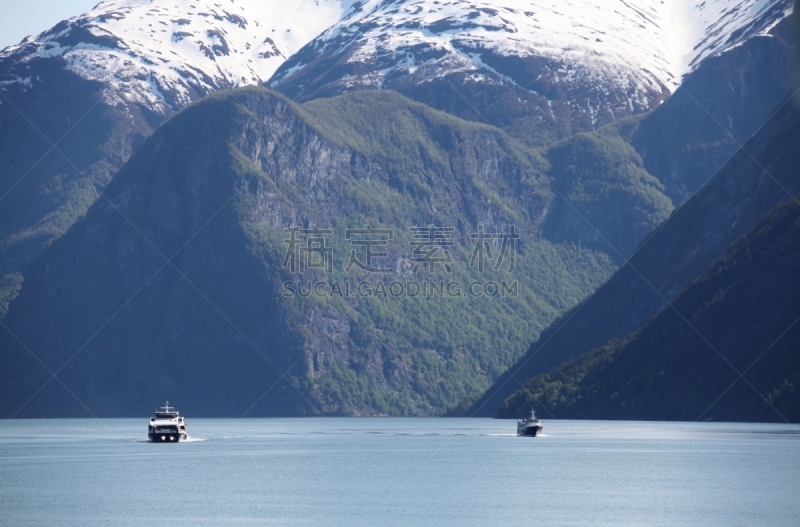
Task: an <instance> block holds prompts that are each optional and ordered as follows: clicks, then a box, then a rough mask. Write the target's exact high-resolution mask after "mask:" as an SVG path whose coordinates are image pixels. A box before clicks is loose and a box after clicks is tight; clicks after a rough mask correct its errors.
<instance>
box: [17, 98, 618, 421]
mask: <svg viewBox="0 0 800 527" xmlns="http://www.w3.org/2000/svg"><path fill="white" fill-rule="evenodd" d="M106 194H107V196H108V200H106V199H102V200H100V201H98V202H97V203H96V204H95V205H93V206H92V207H91V208H90V210H89V212H88V213H87V215H86V217H85V218H83V219H81V220H80V221H79V222H78V223H76V224H75V226H74V227H72V228H71V229H70V230H69V232H68V233H67V234H65V235H64V236H63V237H61V238H59V239H58V240H57V241H55V242H54V243H53V244H52V245H51V246H50V247H49V248H48V249H47V250H46V251H45V252H44V253H43V254H42V255H41V257H39V258H38V259H37V260H36V262H35V264H34V265H33V267H32V268H31V271H30V273H29V275H28V277H26V280H25V284H24V286H23V287H22V291H21V293H20V295H19V297H18V298H17V300H16V301H15V302H14V304H13V305H12V308H11V310H10V311H9V313H8V315H7V316H6V319H5V320H4V323H5V324H6V325H7V327H8V328H9V329H10V330H11V332H13V334H14V335H16V336H17V337H18V338H19V340H16V339H15V338H13V337H11V333H8V332H7V333H5V334H4V336H3V339H4V340H3V346H2V348H3V350H4V355H3V357H2V362H3V365H4V367H3V372H4V373H3V376H4V380H3V383H2V384H3V386H4V388H3V390H4V393H3V397H2V400H3V404H4V407H3V412H4V413H5V414H8V413H11V412H13V411H15V409H16V407H18V406H20V405H22V404H23V403H24V402H25V401H26V400H28V399H29V398H30V396H31V395H32V394H33V393H35V391H36V390H37V389H38V387H39V386H41V385H42V384H43V383H44V382H45V381H46V380H47V379H48V377H49V373H48V372H47V370H45V369H44V368H43V367H42V365H41V364H39V363H37V361H36V360H35V359H34V358H33V355H34V354H35V355H36V356H37V357H39V358H40V359H41V360H42V362H43V363H44V364H46V365H48V368H49V369H50V371H53V372H56V371H57V372H58V378H59V380H60V381H63V383H64V385H66V386H68V387H69V389H70V390H73V391H74V393H75V394H76V395H77V396H78V397H79V398H80V399H81V400H82V401H84V402H85V403H86V404H87V405H88V406H89V407H90V408H92V409H93V410H94V411H96V412H98V413H100V414H112V413H113V414H117V415H118V414H120V413H123V414H130V415H133V414H134V413H136V412H137V411H138V410H137V409H139V408H141V407H142V405H147V404H150V403H152V400H153V399H158V398H163V396H164V395H166V394H167V393H169V394H171V395H170V397H173V398H179V399H181V400H182V401H183V402H182V407H185V408H186V410H187V412H188V411H190V410H191V413H192V414H194V415H201V414H202V415H237V412H244V410H246V409H247V408H248V407H250V406H251V405H253V404H255V406H254V407H253V408H252V410H251V414H255V415H285V414H308V413H329V414H348V415H354V414H355V415H364V414H425V413H437V412H442V411H444V410H445V409H446V408H448V407H450V406H453V405H454V404H456V403H457V402H458V401H459V400H461V399H462V398H463V397H465V396H467V395H468V394H470V393H475V392H476V391H478V390H480V389H481V387H483V386H486V385H487V384H488V382H489V381H490V380H491V379H492V378H493V377H496V376H497V375H499V374H500V372H502V371H503V370H504V369H505V368H506V367H507V366H508V365H509V364H511V363H512V362H513V360H514V359H515V358H516V357H517V356H518V355H519V353H521V352H522V350H523V349H524V346H525V343H526V341H527V340H528V338H529V337H528V336H529V335H530V334H531V333H532V332H534V333H535V332H536V331H538V329H540V328H542V327H544V325H546V324H547V323H548V322H549V321H550V320H552V319H553V318H554V317H555V316H556V314H557V313H559V312H561V311H563V310H564V309H567V308H568V307H569V306H571V305H573V304H574V303H575V302H576V301H578V300H579V299H580V298H582V297H583V296H585V295H586V294H587V293H588V291H589V290H591V289H592V288H593V287H595V286H596V285H598V284H599V283H600V282H601V281H602V280H604V279H605V278H606V277H607V276H608V273H609V272H610V269H611V263H610V261H609V259H608V257H607V256H606V255H605V254H604V253H602V252H599V251H592V250H589V249H585V248H581V247H579V246H575V245H574V244H571V243H562V244H559V243H554V242H551V241H549V240H547V239H545V238H542V237H541V233H540V232H541V229H540V225H541V222H542V218H543V217H544V216H545V215H546V211H547V209H548V207H549V205H550V203H551V202H552V200H553V197H554V194H553V191H552V189H551V187H550V179H549V177H548V175H547V164H546V162H545V161H544V160H543V159H541V158H540V157H538V156H537V155H536V154H535V153H533V152H531V151H528V150H526V149H525V148H524V147H522V146H520V145H519V144H518V143H516V142H515V141H513V140H511V139H509V138H508V137H507V136H505V135H504V134H503V133H502V132H501V131H499V130H497V129H494V128H491V127H488V126H485V125H478V124H475V123H467V122H465V121H460V120H458V119H455V118H453V117H450V116H447V115H446V114H441V113H438V112H435V111H432V110H430V109H429V108H426V107H424V106H422V105H420V104H418V103H413V102H411V101H409V100H407V99H405V98H403V97H401V96H399V95H396V94H392V93H390V92H371V93H361V94H354V95H351V96H347V97H343V98H338V99H333V100H327V101H317V102H314V103H312V104H308V105H305V106H302V107H299V106H297V105H295V104H294V103H292V102H290V101H288V100H287V99H284V98H283V97H281V96H278V95H275V94H272V93H270V92H267V91H264V90H248V89H243V90H237V91H234V92H230V93H226V94H224V95H219V96H214V97H211V98H209V99H206V100H204V101H203V102H201V103H199V104H197V105H194V106H192V107H190V108H188V109H187V110H185V111H184V112H182V113H181V114H179V115H177V116H176V117H174V118H173V119H171V120H170V121H169V122H168V123H167V124H166V125H165V126H163V127H162V128H160V129H159V130H158V131H157V132H156V133H155V134H154V135H153V136H152V137H150V138H149V139H148V140H147V141H146V143H145V145H144V146H143V147H142V149H141V150H140V151H139V152H138V153H137V154H135V155H134V156H133V158H132V159H131V161H130V162H129V163H128V164H127V165H126V166H125V167H124V168H123V169H122V170H121V171H120V173H119V174H118V175H117V176H116V177H115V178H114V180H113V181H112V183H111V184H110V185H109V186H108V187H107V189H106ZM367 225H369V226H370V228H373V229H389V230H391V231H392V233H393V237H392V238H391V243H388V244H387V245H386V246H385V247H386V249H381V251H378V248H375V252H385V253H386V254H385V256H382V257H380V258H379V262H380V265H381V266H382V267H385V268H386V269H387V272H386V273H378V274H375V272H372V273H370V272H367V271H361V270H359V269H357V268H351V269H350V270H347V264H348V263H349V260H350V257H351V256H352V254H353V253H352V252H351V251H353V250H354V249H358V250H359V251H362V250H363V245H362V246H358V245H353V244H352V243H351V242H350V241H348V240H347V239H346V237H345V233H346V230H347V229H362V230H363V229H365V228H367V227H366V226H367ZM431 225H433V226H438V227H445V228H452V230H451V231H437V232H439V234H437V237H436V238H435V240H434V241H433V242H431V244H428V245H427V246H425V245H423V246H420V245H419V244H417V245H415V244H414V240H415V236H424V235H425V233H426V232H428V231H427V230H425V229H428V227H429V226H431ZM480 225H483V229H485V232H486V233H509V232H517V233H519V238H520V239H519V240H517V245H516V251H517V252H516V253H515V254H516V259H515V265H514V267H515V268H514V269H513V270H509V267H508V265H509V261H508V260H506V261H505V262H504V263H503V266H502V267H501V268H499V269H497V270H495V269H494V268H493V266H491V265H489V264H487V268H485V269H483V271H481V269H480V268H479V267H478V265H477V263H476V265H474V266H472V265H470V259H471V257H472V256H473V254H474V253H473V248H474V245H475V244H474V243H473V239H472V238H471V235H472V234H476V233H479V232H481V231H480V229H481V227H480ZM512 225H513V226H514V229H516V231H510V228H511V226H512ZM293 227H297V228H298V229H310V230H313V229H315V228H319V229H331V232H330V234H329V235H328V236H327V238H325V241H324V242H322V243H323V244H325V246H326V247H330V249H331V253H330V254H331V257H332V259H331V261H330V267H329V268H328V267H327V266H323V268H321V269H320V268H317V267H314V266H311V264H308V263H307V261H306V264H307V265H308V266H309V267H307V268H305V269H303V268H302V265H301V267H300V268H294V269H293V268H292V261H291V258H292V257H293V256H292V255H293V254H294V253H293V252H288V249H289V248H290V247H292V246H291V245H288V244H289V243H291V236H292V234H291V232H292V231H291V230H290V231H284V229H286V228H290V229H291V228H293ZM414 227H422V228H423V230H422V231H421V232H419V233H417V234H415V233H414V231H413V230H412V228H414ZM287 232H288V234H287ZM296 232H297V234H298V235H299V236H301V238H300V239H301V241H302V243H303V244H304V245H302V247H311V246H310V245H309V246H307V245H305V242H306V241H308V236H309V234H308V232H305V231H296ZM447 232H449V233H450V234H449V235H447V234H446V233H447ZM323 235H324V233H323V234H320V235H319V236H323ZM287 236H289V238H288V240H289V241H287ZM442 236H444V238H442ZM323 237H324V236H323ZM315 239H316V240H317V241H319V240H320V239H321V238H319V237H317V238H315ZM449 242H452V244H449ZM315 243H316V242H315ZM486 243H487V244H489V245H491V247H492V248H493V249H492V250H493V251H494V252H492V253H491V254H492V255H493V256H491V255H488V256H487V258H489V259H491V258H494V261H496V260H497V259H498V257H499V252H498V251H500V250H501V249H502V244H501V243H500V242H499V241H498V240H495V239H489V241H487V242H486ZM426 247H427V248H426ZM437 247H438V249H436V248H437ZM482 247H483V246H482ZM441 249H446V250H447V251H449V254H450V256H451V258H452V260H441V261H438V260H435V259H434V260H433V262H434V265H433V268H429V267H428V264H427V263H425V262H424V261H423V262H420V261H418V256H420V255H422V256H425V254H428V255H431V254H433V253H434V252H435V253H436V254H438V255H439V257H443V256H444V255H445V254H448V253H445V252H444V251H441ZM420 251H421V252H420ZM321 255H322V253H319V254H317V256H320V257H321ZM287 256H289V257H290V258H289V260H288V261H287V259H286V258H287ZM312 256H313V254H312ZM356 256H357V257H358V258H359V259H361V260H363V256H362V255H361V252H359V253H358V254H357V255H356ZM509 256H510V253H508V254H506V257H507V258H508V257H509ZM296 257H297V258H300V260H298V261H297V262H303V261H305V260H302V258H303V253H302V252H298V253H297V255H296ZM489 261H490V260H487V262H489ZM437 262H438V263H437ZM362 263H363V261H362ZM445 264H447V267H450V270H447V269H446V268H445ZM417 265H419V266H420V267H421V268H420V269H415V267H417ZM286 281H291V282H293V283H294V284H295V285H292V286H291V288H287V287H286V286H285V285H284V284H285V282H286ZM490 281H492V282H494V283H496V284H498V286H499V285H500V284H502V283H503V282H504V281H505V282H508V283H509V285H510V284H511V282H515V281H516V282H518V284H517V285H516V286H514V287H515V288H516V291H517V293H516V294H507V295H505V296H500V295H498V296H492V294H491V291H489V292H487V293H485V294H484V293H483V289H482V288H483V284H484V283H486V282H490ZM309 282H310V283H311V284H312V285H311V287H312V288H313V287H315V286H314V285H313V284H322V285H319V286H316V287H319V288H320V289H319V290H320V291H322V292H323V294H321V295H316V294H313V289H312V294H309V291H308V287H309V286H308V285H307V283H309ZM410 282H418V283H420V284H422V285H423V287H428V288H430V287H433V286H431V285H430V284H433V285H434V286H437V284H440V283H444V284H446V285H445V289H444V290H443V291H442V290H441V289H440V292H439V293H438V294H437V293H431V294H427V293H421V294H420V293H418V294H413V291H411V289H410V288H411V287H413V286H409V285H408V284H409V283H410ZM451 282H455V283H457V284H460V285H459V286H458V287H460V289H451V287H452V286H450V285H449V284H450V283H451ZM473 282H475V283H478V284H479V286H478V289H477V290H473V291H474V292H477V293H479V294H478V295H474V294H472V292H473V291H470V290H469V289H468V287H469V284H471V283H473ZM334 283H338V284H340V287H341V288H342V294H335V293H331V294H326V293H329V292H331V291H333V290H334V285H333V284H334ZM348 283H349V284H350V285H346V284H348ZM361 283H367V286H362V290H361V291H360V292H361V293H363V294H359V290H357V287H359V285H360V284H361ZM392 283H395V284H399V285H394V286H393V285H392ZM426 283H427V284H429V285H425V284H426ZM347 287H349V288H350V294H348V293H347V290H346V289H345V288H347ZM363 287H366V289H363ZM393 287H394V289H392V288H393ZM398 287H404V288H405V290H404V291H403V292H402V294H397V295H395V293H394V292H393V291H395V292H397V291H398V290H397V288H398ZM439 287H441V286H439ZM489 287H490V289H491V287H492V286H489ZM381 291H383V293H381ZM22 343H24V345H23V344H22ZM26 347H27V348H26ZM27 350H29V351H30V353H29V352H28V351H27ZM284 373H285V375H283V374H284ZM265 392H266V395H265V396H264V397H263V398H261V399H259V397H260V396H261V395H262V394H264V393H265ZM82 411H83V410H81V409H80V408H79V407H78V406H76V405H75V404H74V400H73V399H72V398H71V397H70V396H69V394H67V395H66V396H65V392H64V387H63V386H62V385H61V384H59V382H58V381H55V380H53V381H51V382H49V383H47V384H46V385H45V388H44V389H43V390H42V392H41V393H39V394H38V395H37V396H36V397H35V398H34V399H33V400H32V402H30V404H28V405H27V406H25V407H24V409H23V412H22V414H20V415H75V414H80V413H81V412H82Z"/></svg>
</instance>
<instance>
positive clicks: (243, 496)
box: [0, 417, 800, 527]
mask: <svg viewBox="0 0 800 527" xmlns="http://www.w3.org/2000/svg"><path fill="white" fill-rule="evenodd" d="M187 422H188V425H189V431H190V434H191V435H192V437H193V440H192V441H189V442H186V443H181V444H178V445H175V444H150V443H147V442H146V441H145V440H144V438H145V437H146V432H145V431H146V425H147V419H146V418H144V419H139V420H130V419H109V420H102V421H97V420H21V421H11V422H8V423H7V424H6V425H5V426H4V427H3V428H1V429H0V524H3V525H37V526H40V525H144V524H145V521H147V522H149V524H151V525H242V524H260V525H309V526H312V525H313V526H320V525H342V526H345V525H346V526H359V525H363V526H365V527H366V526H376V525H392V526H397V525H409V526H412V525H413V526H420V525H435V526H440V525H441V526H448V525H452V526H459V527H463V526H465V525H475V526H486V525H534V524H536V525H548V526H557V525H576V526H586V525H609V526H610V525H614V526H621V525H622V526H627V525H630V526H634V525H635V526H643V525H654V526H655V525H681V526H689V525H691V526H717V525H719V526H745V525H763V526H771V527H775V526H792V527H794V526H796V525H798V524H800V500H798V489H800V431H799V430H798V427H796V426H794V427H793V426H783V425H755V424H708V423H702V424H689V423H631V422H597V421H595V422H587V421H552V420H547V421H545V429H544V432H545V435H544V436H542V437H538V438H518V437H515V436H513V435H512V432H513V430H514V427H515V423H514V422H513V421H496V420H489V419H469V420H465V419H379V418H378V419H247V420H241V421H236V420H226V419H192V418H191V417H189V419H188V420H187Z"/></svg>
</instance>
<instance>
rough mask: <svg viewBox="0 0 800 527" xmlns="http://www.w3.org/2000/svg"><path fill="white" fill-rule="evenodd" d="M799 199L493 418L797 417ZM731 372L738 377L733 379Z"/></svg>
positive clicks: (531, 385)
mask: <svg viewBox="0 0 800 527" xmlns="http://www.w3.org/2000/svg"><path fill="white" fill-rule="evenodd" d="M798 265H800V200H799V199H798V197H797V196H796V197H794V198H793V199H790V200H788V202H786V203H784V204H783V205H782V206H780V207H778V209H776V210H775V211H774V212H772V213H771V214H770V215H769V216H767V217H766V218H764V219H763V220H762V221H761V222H759V223H758V225H757V226H756V227H755V228H754V229H753V230H751V231H750V232H748V233H747V234H745V235H744V236H743V237H742V238H741V239H740V240H738V241H737V242H735V243H734V244H733V245H731V246H730V247H729V248H728V249H727V250H726V251H725V252H724V254H723V255H722V256H721V257H720V258H719V259H718V260H717V261H716V262H714V264H713V265H712V266H711V267H710V268H709V269H708V271H706V272H705V273H704V274H703V275H702V276H701V277H700V278H698V279H697V280H696V281H695V282H694V283H692V285H691V286H690V287H689V288H688V289H687V290H686V291H684V292H683V293H681V294H680V295H678V297H677V298H675V300H674V302H673V306H674V309H673V308H671V307H668V308H665V309H664V310H663V311H662V312H661V313H660V314H659V315H658V316H657V317H656V318H655V319H653V320H652V321H651V322H649V323H648V324H647V325H645V326H644V327H643V328H642V329H640V330H639V331H637V332H636V333H634V334H631V335H629V336H627V337H625V338H623V339H620V340H617V341H614V342H612V343H609V344H608V345H607V346H605V347H603V348H599V349H596V350H593V351H591V352H589V353H586V354H584V355H581V356H580V357H578V358H576V359H573V360H572V361H570V362H569V363H567V364H565V365H563V366H560V367H559V368H556V369H555V370H554V371H552V372H550V373H547V374H544V375H539V376H537V377H534V378H533V379H530V380H528V381H527V382H526V383H525V387H524V388H522V389H520V390H518V391H517V392H515V393H514V395H512V396H511V397H509V398H508V399H506V401H505V402H504V403H503V405H502V406H501V407H500V409H499V410H498V416H500V417H515V416H518V415H524V414H525V413H526V412H527V411H528V409H529V408H530V406H531V405H532V404H536V403H540V406H542V407H544V408H546V409H547V411H548V412H551V413H552V414H553V415H557V416H558V417H560V418H578V419H581V418H584V419H585V418H591V419H655V420H685V421H692V420H700V419H704V420H717V421H777V422H783V421H784V419H787V420H789V421H791V422H797V421H798V420H800V411H798V408H800V407H799V406H798V397H799V396H800V392H798V382H800V354H798V350H799V349H800V324H798V320H799V319H800V282H799V281H798V280H797V268H798ZM740 374H742V375H743V377H742V378H740Z"/></svg>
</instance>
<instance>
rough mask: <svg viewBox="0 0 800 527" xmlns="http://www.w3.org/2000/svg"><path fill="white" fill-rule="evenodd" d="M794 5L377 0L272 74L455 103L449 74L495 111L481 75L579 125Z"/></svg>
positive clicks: (718, 0) (676, 80)
mask: <svg viewBox="0 0 800 527" xmlns="http://www.w3.org/2000/svg"><path fill="white" fill-rule="evenodd" d="M790 10H791V2H790V1H789V0H708V1H704V2H698V0H675V1H670V2H653V1H652V0H527V1H520V2H509V1H508V0H450V1H446V2H430V1H426V0H397V1H384V0H367V1H365V2H362V3H360V4H357V5H355V6H354V10H353V12H352V13H351V14H349V15H348V16H346V17H345V18H344V19H343V20H342V21H340V22H339V23H337V24H336V25H334V26H333V27H331V28H330V29H328V30H327V31H325V33H323V34H322V35H321V36H320V37H318V38H317V39H315V40H314V41H312V42H311V43H310V44H308V45H307V46H306V47H305V48H304V49H302V50H301V51H300V52H298V53H297V54H296V55H295V56H293V57H292V58H290V59H289V60H288V61H287V62H286V63H284V64H283V65H282V66H281V68H280V69H279V70H278V71H277V73H276V75H275V76H274V77H273V79H272V80H271V81H270V85H271V86H273V87H276V88H278V89H280V90H282V91H284V92H285V93H287V94H289V95H290V96H292V97H295V98H299V99H301V100H305V99H311V98H314V97H318V96H329V95H332V94H335V93H339V92H342V91H348V90H352V89H360V88H393V89H397V90H399V91H401V92H404V93H406V94H410V95H412V96H416V97H417V98H421V99H422V100H423V102H428V103H429V104H434V105H435V106H438V107H442V109H448V110H452V108H447V106H446V105H443V104H441V103H440V104H436V102H435V99H436V97H431V96H430V95H429V93H430V91H431V90H430V89H426V87H425V85H426V84H430V83H432V82H434V83H435V82H437V81H438V82H441V81H442V80H449V81H450V82H449V84H450V85H451V86H450V88H453V89H452V90H450V91H451V93H450V95H449V96H450V97H455V92H456V91H461V92H462V94H460V95H461V97H465V98H466V99H468V100H469V103H470V106H472V108H470V109H469V110H472V111H477V112H478V113H485V114H487V117H486V118H485V119H482V120H488V121H490V122H491V121H493V119H494V116H493V115H490V114H491V113H492V111H493V110H489V111H485V110H483V109H482V106H483V103H484V102H489V101H479V100H477V99H475V98H473V97H472V96H470V95H469V93H468V92H469V88H468V85H470V84H475V83H479V84H481V85H482V86H483V95H484V96H485V94H486V93H487V92H486V90H487V88H486V86H487V85H498V86H506V87H508V88H510V89H512V90H514V91H515V94H514V95H515V96H516V97H519V98H521V99H524V100H526V101H528V103H529V104H528V105H529V106H530V105H533V106H537V107H538V109H539V110H538V111H537V112H531V111H530V110H527V111H526V110H525V109H524V108H520V109H519V111H515V112H514V114H515V115H520V114H522V115H525V116H526V118H528V117H533V118H534V119H536V120H539V121H542V122H546V121H548V120H558V118H559V116H558V115H557V114H558V110H557V109H553V104H554V103H558V102H559V101H561V102H562V103H563V102H566V103H567V105H568V106H569V112H570V113H571V116H572V130H571V131H572V132H574V131H578V130H586V129H591V128H594V127H596V126H597V125H598V124H604V123H606V122H608V121H610V120H613V119H615V118H619V117H622V116H625V115H629V114H633V113H640V112H643V111H646V110H649V109H652V108H653V107H654V106H655V105H657V104H659V103H660V102H661V101H662V100H663V99H664V98H665V97H666V96H667V95H668V94H669V93H671V92H673V91H674V90H675V88H676V87H677V86H678V85H679V84H680V82H681V80H682V78H683V77H684V75H686V74H687V73H689V72H690V71H692V69H693V68H695V67H696V66H697V65H698V64H699V63H700V62H701V61H702V60H703V59H704V58H706V57H708V56H711V55H714V54H716V53H719V52H721V51H724V50H725V49H728V48H730V47H732V46H736V45H737V44H739V43H741V42H743V41H745V40H746V39H748V38H750V37H752V36H753V35H757V34H762V33H764V32H766V31H768V30H769V28H770V27H772V26H773V25H774V24H775V23H776V22H777V21H779V20H781V19H782V18H784V17H785V16H787V15H788V14H789V12H790ZM425 93H427V94H428V95H420V94H425ZM498 97H499V96H498ZM439 98H440V99H441V97H439ZM506 98H508V97H506ZM511 98H512V99H513V98H514V97H511ZM499 100H500V98H498V101H499ZM494 102H495V101H491V102H490V103H494ZM523 106H524V105H523ZM456 113H462V114H463V113H469V111H464V112H456ZM537 113H538V115H537ZM495 124H501V125H503V124H507V123H502V122H497V123H495Z"/></svg>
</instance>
